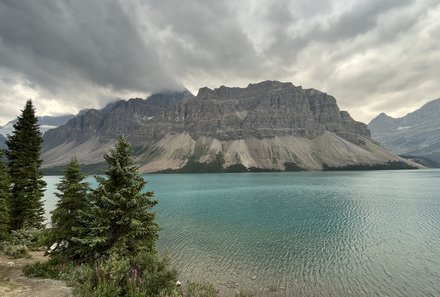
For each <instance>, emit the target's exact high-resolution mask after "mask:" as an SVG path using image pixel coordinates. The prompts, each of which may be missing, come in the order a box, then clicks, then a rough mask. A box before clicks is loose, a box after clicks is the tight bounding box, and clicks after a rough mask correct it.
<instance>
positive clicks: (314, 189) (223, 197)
mask: <svg viewBox="0 0 440 297" xmlns="http://www.w3.org/2000/svg"><path fill="white" fill-rule="evenodd" d="M145 179H147V180H148V181H149V183H148V185H147V189H148V190H149V191H154V192H155V193H156V194H155V198H156V199H157V200H158V201H159V205H158V206H157V207H156V208H155V211H156V213H157V219H158V222H159V224H160V226H161V227H162V230H161V233H160V239H159V242H158V246H159V250H160V251H161V252H162V253H165V254H167V255H168V256H169V257H170V259H171V261H172V263H173V266H174V267H175V268H176V269H177V270H178V271H179V273H180V276H179V278H180V279H182V280H187V279H192V280H198V281H209V282H212V283H213V284H214V285H216V286H217V287H219V288H221V290H222V292H224V293H225V294H235V290H237V289H238V290H240V289H243V290H244V291H245V292H251V293H253V294H254V295H255V296H266V295H273V296H338V297H339V296H440V170H431V169H427V170H408V171H407V170H401V171H351V172H298V173H296V172H295V173H239V174H233V173H231V174H181V175H145ZM45 180H46V181H47V183H48V189H47V191H46V195H45V199H46V202H45V205H46V211H50V210H51V209H53V207H54V204H55V203H56V198H55V196H54V195H53V192H54V191H55V184H56V183H57V182H58V180H59V177H53V176H47V177H45ZM90 180H93V178H90Z"/></svg>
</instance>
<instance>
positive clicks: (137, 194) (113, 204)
mask: <svg viewBox="0 0 440 297" xmlns="http://www.w3.org/2000/svg"><path fill="white" fill-rule="evenodd" d="M104 158H105V160H106V161H107V164H108V167H109V168H108V170H107V171H106V175H107V177H106V178H103V177H96V179H97V181H98V184H99V186H98V188H97V189H96V190H94V191H93V193H92V196H91V197H93V198H92V203H93V207H92V208H91V212H90V216H89V228H90V229H89V230H90V232H89V234H88V236H86V237H85V238H83V239H82V240H80V241H81V242H82V243H83V244H84V245H85V246H86V247H87V248H88V250H86V251H85V253H86V254H89V255H91V256H92V257H93V258H95V259H97V258H106V257H108V255H109V254H110V253H112V254H116V255H119V256H122V257H125V256H131V255H137V254H138V253H140V252H147V253H151V254H154V253H155V252H156V249H155V246H156V240H157V238H158V231H159V226H158V225H157V223H156V222H155V221H154V218H155V214H154V213H153V212H151V208H152V207H153V206H155V205H156V204H157V201H155V200H153V199H152V197H153V195H154V193H153V192H143V189H144V187H145V185H146V181H144V179H143V177H142V175H140V174H139V173H138V171H137V168H136V167H135V166H134V165H133V160H132V159H131V146H130V145H129V144H128V142H127V141H126V140H125V138H124V137H120V138H119V141H118V142H117V143H116V146H115V148H114V149H112V150H111V151H110V153H109V154H106V155H104Z"/></svg>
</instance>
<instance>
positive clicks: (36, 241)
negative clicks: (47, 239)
mask: <svg viewBox="0 0 440 297" xmlns="http://www.w3.org/2000/svg"><path fill="white" fill-rule="evenodd" d="M44 235H45V231H44V229H37V228H23V229H20V230H14V231H12V232H11V236H10V237H9V240H8V242H9V243H10V244H11V245H17V246H20V245H23V246H26V247H27V248H28V250H30V251H36V250H38V249H39V248H40V247H41V246H42V244H43V238H44Z"/></svg>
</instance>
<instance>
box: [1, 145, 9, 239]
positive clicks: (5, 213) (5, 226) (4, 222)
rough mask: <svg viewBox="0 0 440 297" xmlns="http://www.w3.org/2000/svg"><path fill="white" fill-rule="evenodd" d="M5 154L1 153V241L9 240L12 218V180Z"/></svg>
mask: <svg viewBox="0 0 440 297" xmlns="http://www.w3.org/2000/svg"><path fill="white" fill-rule="evenodd" d="M2 159H3V153H2V152H1V151H0V241H2V240H5V239H6V238H8V235H9V222H10V219H11V216H10V203H11V194H10V188H11V184H10V180H9V175H8V172H7V168H6V165H5V164H4V163H3V160H2Z"/></svg>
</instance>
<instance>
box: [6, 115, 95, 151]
mask: <svg viewBox="0 0 440 297" xmlns="http://www.w3.org/2000/svg"><path fill="white" fill-rule="evenodd" d="M87 110H88V109H83V110H81V111H80V112H79V113H78V114H77V115H74V114H66V115H61V116H41V117H38V124H39V125H40V131H41V133H43V134H44V133H45V132H46V131H48V130H50V129H53V128H56V127H58V126H61V125H64V124H66V123H67V122H68V121H69V120H70V119H73V118H74V117H75V116H79V115H81V114H83V113H85V112H87ZM16 122H17V119H16V118H15V119H13V120H11V121H9V122H8V123H6V124H5V125H4V126H0V149H4V148H6V144H5V142H6V136H7V135H8V134H11V133H12V131H13V130H14V127H13V125H14V124H15V123H16Z"/></svg>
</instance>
